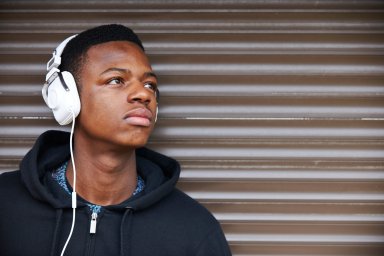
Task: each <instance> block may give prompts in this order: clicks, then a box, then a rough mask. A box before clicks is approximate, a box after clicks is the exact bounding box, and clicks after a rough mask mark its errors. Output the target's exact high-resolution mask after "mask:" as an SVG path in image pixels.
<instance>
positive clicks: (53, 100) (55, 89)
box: [42, 35, 81, 125]
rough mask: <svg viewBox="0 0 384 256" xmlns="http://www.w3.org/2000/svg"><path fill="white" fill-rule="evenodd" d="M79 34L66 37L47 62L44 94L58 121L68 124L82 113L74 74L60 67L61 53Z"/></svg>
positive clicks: (61, 123)
mask: <svg viewBox="0 0 384 256" xmlns="http://www.w3.org/2000/svg"><path fill="white" fill-rule="evenodd" d="M75 36H77V35H73V36H70V37H68V38H67V39H65V40H64V41H63V42H62V43H61V44H59V46H58V47H57V48H56V50H54V51H53V53H52V58H51V59H50V60H49V61H48V63H47V71H48V73H47V75H46V77H45V84H44V86H43V89H42V94H43V98H44V101H45V103H46V104H47V105H48V107H49V108H50V109H52V112H53V115H54V116H55V119H56V121H57V122H58V123H59V124H60V125H66V124H69V123H71V122H72V121H73V118H76V117H77V115H78V114H79V113H80V108H81V105H80V97H79V94H78V91H77V86H76V82H75V79H74V77H73V75H72V74H71V73H70V72H68V71H64V72H61V71H60V70H59V69H58V67H59V66H60V64H61V54H62V53H63V51H64V48H65V46H66V45H67V43H68V42H69V41H70V40H71V39H72V38H74V37H75Z"/></svg>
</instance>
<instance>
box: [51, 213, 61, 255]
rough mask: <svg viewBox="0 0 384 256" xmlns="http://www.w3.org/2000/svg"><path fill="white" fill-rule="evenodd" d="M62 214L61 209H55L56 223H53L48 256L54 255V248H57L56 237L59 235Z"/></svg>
mask: <svg viewBox="0 0 384 256" xmlns="http://www.w3.org/2000/svg"><path fill="white" fill-rule="evenodd" d="M62 216H63V209H57V210H56V225H55V231H54V233H53V240H52V246H51V253H50V256H55V255H57V254H56V250H57V240H58V239H57V237H58V235H59V229H60V223H61V219H62Z"/></svg>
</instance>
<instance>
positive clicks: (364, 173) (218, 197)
mask: <svg viewBox="0 0 384 256" xmlns="http://www.w3.org/2000/svg"><path fill="white" fill-rule="evenodd" d="M104 23H122V24H125V25H128V26H130V27H132V28H133V29H134V30H135V31H137V32H138V34H139V35H140V36H141V38H142V40H143V41H144V45H145V47H146V49H147V53H148V55H149V56H150V59H151V61H152V63H153V67H154V69H155V70H156V72H157V73H158V74H159V76H160V89H161V104H160V116H159V117H160V120H159V121H158V127H157V130H156V131H155V133H154V134H153V136H152V139H151V141H150V143H149V147H151V148H153V149H155V150H158V151H160V152H163V153H165V154H167V155H170V156H172V157H175V158H176V159H178V160H179V161H180V162H181V164H182V167H183V171H182V177H181V181H180V183H179V187H180V188H181V189H182V190H184V191H186V192H187V193H188V194H190V195H191V196H192V197H194V198H196V199H197V200H199V201H200V202H202V203H203V204H204V205H205V206H206V207H208V208H209V209H210V210H211V211H212V212H213V213H214V214H215V216H216V217H217V218H218V219H219V220H220V222H221V223H222V226H223V228H224V230H225V233H226V236H227V238H228V240H229V242H230V244H231V247H232V250H233V253H234V255H236V256H240V255H242V256H246V255H247V256H248V255H259V256H261V255H269V256H272V255H273V256H277V255H279V256H288V255H289V256H292V255H307V256H308V255H311V256H315V255H316V256H330V255H332V256H336V255H337V256H341V255H343V256H344V255H349V256H379V255H384V160H383V157H384V56H383V54H384V2H383V1H371V0H367V1H364V0H361V1H352V0H350V1H337V0H335V1H311V0H310V1H299V0H293V1H288V0H286V1H285V0H281V1H274V0H272V1H261V0H260V1H257V0H256V1H250V0H242V1H234V0H231V1H224V0H223V1H193V0H182V1H170V0H165V1H122V0H120V1H24V2H23V1H2V2H1V3H0V125H1V126H0V169H1V171H10V170H14V169H17V166H18V162H19V161H20V159H21V158H22V156H23V155H24V154H25V153H26V151H27V150H28V149H29V148H30V147H31V145H32V144H33V141H34V140H35V138H36V137H37V136H38V135H39V134H40V133H41V132H43V131H45V130H47V129H68V128H62V127H59V126H58V125H57V124H56V123H55V122H54V121H53V119H52V115H51V113H50V112H49V110H48V108H47V107H46V106H45V105H44V104H43V101H42V98H41V96H40V90H41V87H42V84H43V81H44V75H45V71H44V70H45V63H46V61H47V60H48V59H49V58H50V54H51V51H52V49H53V48H54V47H56V45H57V44H58V42H60V41H61V40H63V39H64V38H65V37H67V36H68V35H70V34H74V33H77V32H79V31H82V30H84V29H86V28H89V27H93V26H96V25H100V24H104Z"/></svg>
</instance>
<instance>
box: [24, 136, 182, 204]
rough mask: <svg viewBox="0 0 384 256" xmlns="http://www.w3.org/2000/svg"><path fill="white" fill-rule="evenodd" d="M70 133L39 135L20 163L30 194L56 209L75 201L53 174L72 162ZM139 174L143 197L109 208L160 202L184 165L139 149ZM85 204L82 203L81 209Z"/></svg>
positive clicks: (174, 182) (172, 185)
mask: <svg viewBox="0 0 384 256" xmlns="http://www.w3.org/2000/svg"><path fill="white" fill-rule="evenodd" d="M69 140H70V134H69V133H68V132H62V131H47V132H45V133H43V134H42V135H40V136H39V138H38V139H37V140H36V143H35V145H34V146H33V147H32V149H31V150H30V151H29V152H28V153H27V154H26V156H25V157H24V158H23V160H22V162H21V164H20V171H21V178H22V181H23V183H24V184H25V186H26V188H27V189H28V191H29V192H30V194H31V195H32V196H33V197H34V198H36V199H37V200H39V201H43V202H47V203H49V204H50V205H52V206H53V207H54V208H56V209H58V208H70V207H71V198H70V196H68V194H67V193H66V192H65V191H64V190H63V189H62V188H61V187H60V186H59V185H58V184H57V182H56V181H54V180H53V179H52V175H51V173H52V171H53V170H55V169H56V168H58V167H59V166H61V165H62V164H63V163H64V162H66V161H68V160H69V159H70V148H69ZM136 158H137V159H136V163H137V171H138V173H139V175H140V176H141V177H142V178H143V179H144V181H145V189H144V191H142V192H141V193H140V194H139V195H136V196H133V197H131V198H129V199H128V200H126V201H125V202H123V203H121V204H119V205H114V206H108V208H130V209H133V210H135V211H138V210H142V209H145V208H147V207H149V206H151V205H152V204H155V203H156V202H158V201H160V200H161V199H162V198H163V197H165V196H167V195H168V194H169V193H171V192H172V190H173V189H174V188H175V185H176V182H177V181H178V179H179V175H180V166H179V164H178V162H177V161H176V160H174V159H172V158H169V157H166V156H164V155H162V154H159V153H157V152H155V151H152V150H150V149H147V148H140V149H137V150H136ZM81 205H85V204H82V203H81V202H80V204H79V205H78V206H81Z"/></svg>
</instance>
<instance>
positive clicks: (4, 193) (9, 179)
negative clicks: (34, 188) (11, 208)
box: [0, 171, 28, 203]
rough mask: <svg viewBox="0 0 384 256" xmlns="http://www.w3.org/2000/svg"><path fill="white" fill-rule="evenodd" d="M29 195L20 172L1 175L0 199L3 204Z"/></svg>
mask: <svg viewBox="0 0 384 256" xmlns="http://www.w3.org/2000/svg"><path fill="white" fill-rule="evenodd" d="M27 194H28V192H27V190H26V187H25V186H24V184H23V182H22V181H21V174H20V171H11V172H5V173H2V174H1V175H0V198H1V201H2V202H3V203H4V202H9V201H10V200H12V199H17V198H18V197H20V196H25V195H27Z"/></svg>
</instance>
